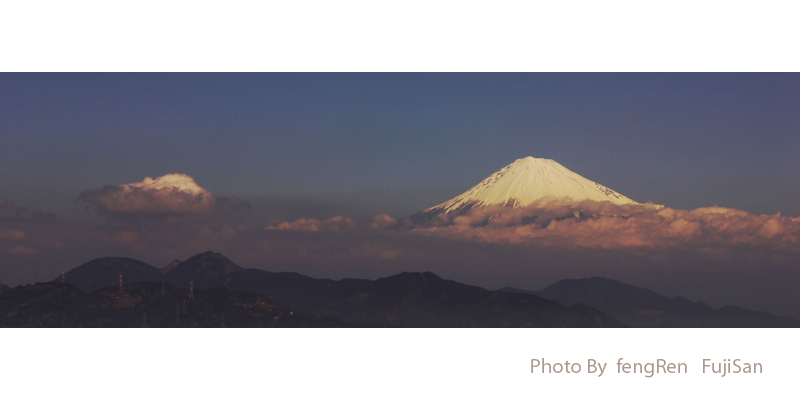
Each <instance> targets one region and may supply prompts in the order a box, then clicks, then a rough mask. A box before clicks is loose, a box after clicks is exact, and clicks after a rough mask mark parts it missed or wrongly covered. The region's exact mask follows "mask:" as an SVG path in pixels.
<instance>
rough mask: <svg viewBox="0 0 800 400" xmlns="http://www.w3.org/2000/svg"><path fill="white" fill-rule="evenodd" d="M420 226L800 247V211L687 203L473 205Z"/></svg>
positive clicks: (591, 239)
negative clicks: (759, 211) (796, 214)
mask: <svg viewBox="0 0 800 400" xmlns="http://www.w3.org/2000/svg"><path fill="white" fill-rule="evenodd" d="M412 231H413V232H415V233H419V234H425V235H439V236H446V237H450V238H456V239H463V240H469V241H477V242H491V243H511V244H526V243H527V244H538V245H545V246H554V245H558V246H580V247H588V248H605V249H613V248H659V247H660V248H667V247H676V246H692V247H696V248H703V247H709V246H710V247H720V246H721V247H724V246H732V245H750V246H769V247H770V248H781V249H787V250H800V218H790V217H782V216H781V215H780V214H777V215H753V214H750V213H747V212H745V211H741V210H736V209H731V208H724V207H705V208H698V209H695V210H691V211H686V210H678V209H672V208H669V207H662V206H655V205H650V204H645V205H621V206H618V205H613V204H610V203H595V202H588V201H587V202H582V203H580V204H574V205H572V204H560V203H552V202H551V203H547V204H534V205H532V206H529V207H522V208H516V209H511V208H506V207H489V208H481V209H472V210H470V211H469V212H467V213H465V214H463V215H452V216H446V217H443V218H441V219H440V220H438V221H432V222H428V223H426V224H421V225H418V226H416V227H414V228H413V229H412Z"/></svg>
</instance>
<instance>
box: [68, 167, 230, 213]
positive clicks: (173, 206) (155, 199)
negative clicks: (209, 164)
mask: <svg viewBox="0 0 800 400" xmlns="http://www.w3.org/2000/svg"><path fill="white" fill-rule="evenodd" d="M81 199H83V200H84V201H86V202H88V203H90V204H93V205H94V206H95V207H97V209H98V210H100V211H103V212H107V213H117V214H139V215H147V214H151V215H152V214H188V213H206V212H210V211H212V210H214V208H215V207H216V200H215V199H214V196H212V195H211V193H210V192H209V191H208V190H206V189H203V188H202V187H200V186H199V185H198V184H197V183H196V182H195V181H194V179H192V177H190V176H188V175H184V174H169V175H164V176H160V177H158V178H156V179H152V178H149V177H148V178H145V179H144V180H143V181H142V182H137V183H127V184H123V185H119V186H104V187H102V188H99V189H93V190H87V191H84V192H83V193H81Z"/></svg>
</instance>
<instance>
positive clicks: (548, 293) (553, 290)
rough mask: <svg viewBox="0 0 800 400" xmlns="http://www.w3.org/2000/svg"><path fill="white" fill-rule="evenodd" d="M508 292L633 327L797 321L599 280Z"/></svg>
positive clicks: (794, 324)
mask: <svg viewBox="0 0 800 400" xmlns="http://www.w3.org/2000/svg"><path fill="white" fill-rule="evenodd" d="M499 290H500V291H504V292H511V293H529V294H534V295H538V296H541V297H543V298H546V299H550V300H555V301H558V302H559V303H561V304H563V305H565V306H569V305H572V304H578V303H582V304H586V305H588V306H590V307H593V308H596V309H598V310H600V311H602V312H604V313H606V314H608V315H611V316H613V317H615V318H617V319H619V320H621V321H623V322H625V323H626V324H629V325H631V326H634V327H663V328H667V327H682V328H692V327H698V328H700V327H702V328H712V327H725V328H744V327H752V328H759V327H775V328H778V327H800V321H798V320H796V319H794V318H789V317H781V316H776V315H773V314H770V313H766V312H759V311H750V310H746V309H743V308H739V307H732V306H725V307H722V308H721V309H719V310H717V309H714V308H713V307H711V306H709V305H708V304H705V303H703V302H702V301H697V302H693V301H690V300H688V299H686V298H683V297H680V296H676V297H667V296H663V295H661V294H658V293H656V292H654V291H652V290H649V289H644V288H640V287H636V286H632V285H628V284H625V283H622V282H619V281H616V280H613V279H606V278H600V277H593V278H586V279H564V280H561V281H558V282H556V283H554V284H552V285H550V286H548V287H547V288H545V289H543V290H540V291H527V290H521V289H517V288H511V287H506V288H502V289H499Z"/></svg>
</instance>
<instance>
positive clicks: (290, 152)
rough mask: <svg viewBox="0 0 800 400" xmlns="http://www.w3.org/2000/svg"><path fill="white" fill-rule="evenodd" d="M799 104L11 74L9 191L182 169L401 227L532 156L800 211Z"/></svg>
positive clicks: (599, 91)
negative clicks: (386, 217) (391, 219)
mask: <svg viewBox="0 0 800 400" xmlns="http://www.w3.org/2000/svg"><path fill="white" fill-rule="evenodd" d="M797 110H800V75H798V74H568V73H563V74H543V73H528V74H417V73H415V74H377V73H369V74H364V73H361V74H303V73H293V74H277V73H263V74H262V73H259V74H14V73H5V74H0V132H2V135H1V136H2V138H3V139H2V142H3V145H2V147H0V197H4V198H7V199H9V200H10V201H12V202H13V203H15V204H25V205H28V206H29V207H31V208H37V209H40V210H43V211H48V210H50V211H52V210H55V211H63V210H66V209H68V208H69V206H67V205H65V204H67V203H69V202H70V201H73V200H74V198H75V197H77V195H78V193H80V192H81V191H83V190H86V189H91V188H96V187H99V186H102V185H106V184H121V183H127V182H138V181H141V180H142V179H143V178H144V177H145V176H152V177H155V176H160V175H164V174H167V173H174V172H180V173H185V174H188V175H190V176H192V177H193V178H194V179H195V180H196V181H197V182H198V184H200V185H201V186H202V187H204V188H206V189H208V190H209V191H211V192H212V193H214V194H215V195H225V196H231V195H233V196H239V197H242V198H245V199H247V200H248V201H250V202H251V203H253V204H259V202H263V203H264V204H268V205H271V206H272V207H271V208H272V209H273V210H275V211H274V212H275V213H276V215H275V216H276V217H295V216H299V215H301V214H302V215H307V216H317V217H324V216H332V215H337V214H345V215H352V216H356V217H357V216H365V215H373V214H375V213H389V214H391V215H394V216H397V217H402V216H405V215H408V214H411V213H413V212H415V211H418V210H420V209H422V208H426V207H430V206H433V205H435V204H438V203H440V202H442V201H444V200H446V199H449V198H451V197H453V196H455V195H457V194H459V193H461V192H463V191H465V190H467V189H469V188H470V187H472V186H473V185H475V184H477V183H478V182H479V181H480V180H482V179H484V178H485V177H486V176H488V175H490V174H491V173H493V172H495V171H496V170H498V169H500V168H502V167H503V166H505V165H507V164H510V163H511V162H513V161H514V160H515V159H517V158H521V157H524V156H528V155H530V156H534V157H542V158H552V159H554V160H556V161H558V162H559V163H561V164H563V165H564V166H566V167H567V168H569V169H571V170H573V171H575V172H577V173H579V174H581V175H583V176H585V177H587V178H589V179H591V180H594V181H596V182H599V183H601V184H603V185H606V186H608V187H610V188H612V189H614V190H617V191H619V192H620V193H623V194H625V195H626V196H628V197H631V198H633V199H635V200H638V201H642V202H644V201H653V202H655V203H659V204H666V205H668V206H671V207H677V208H683V209H692V208H696V207H701V206H710V205H720V206H727V207H734V208H739V209H743V210H746V211H750V212H753V213H769V214H774V213H776V212H781V213H783V214H784V215H792V216H800V202H799V201H798V199H800V185H798V180H800V178H798V176H800V162H798V161H797V154H798V153H799V152H800V134H799V133H800V113H798V112H797ZM296 200H301V201H300V202H299V203H293V201H296ZM73 203H74V202H73ZM288 204H291V205H288ZM298 204H299V205H298ZM73 206H74V204H73ZM292 207H302V210H296V211H292V210H291V208H292ZM266 208H270V207H266ZM281 210H283V211H281ZM281 213H282V214H281ZM267 214H269V212H267ZM279 214H280V215H279ZM294 214H296V215H294ZM267 217H269V215H267Z"/></svg>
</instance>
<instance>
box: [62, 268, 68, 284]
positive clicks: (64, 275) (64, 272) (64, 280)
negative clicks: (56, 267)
mask: <svg viewBox="0 0 800 400" xmlns="http://www.w3.org/2000/svg"><path fill="white" fill-rule="evenodd" d="M66 281H67V271H65V270H63V269H62V270H61V283H64V282H66Z"/></svg>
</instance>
